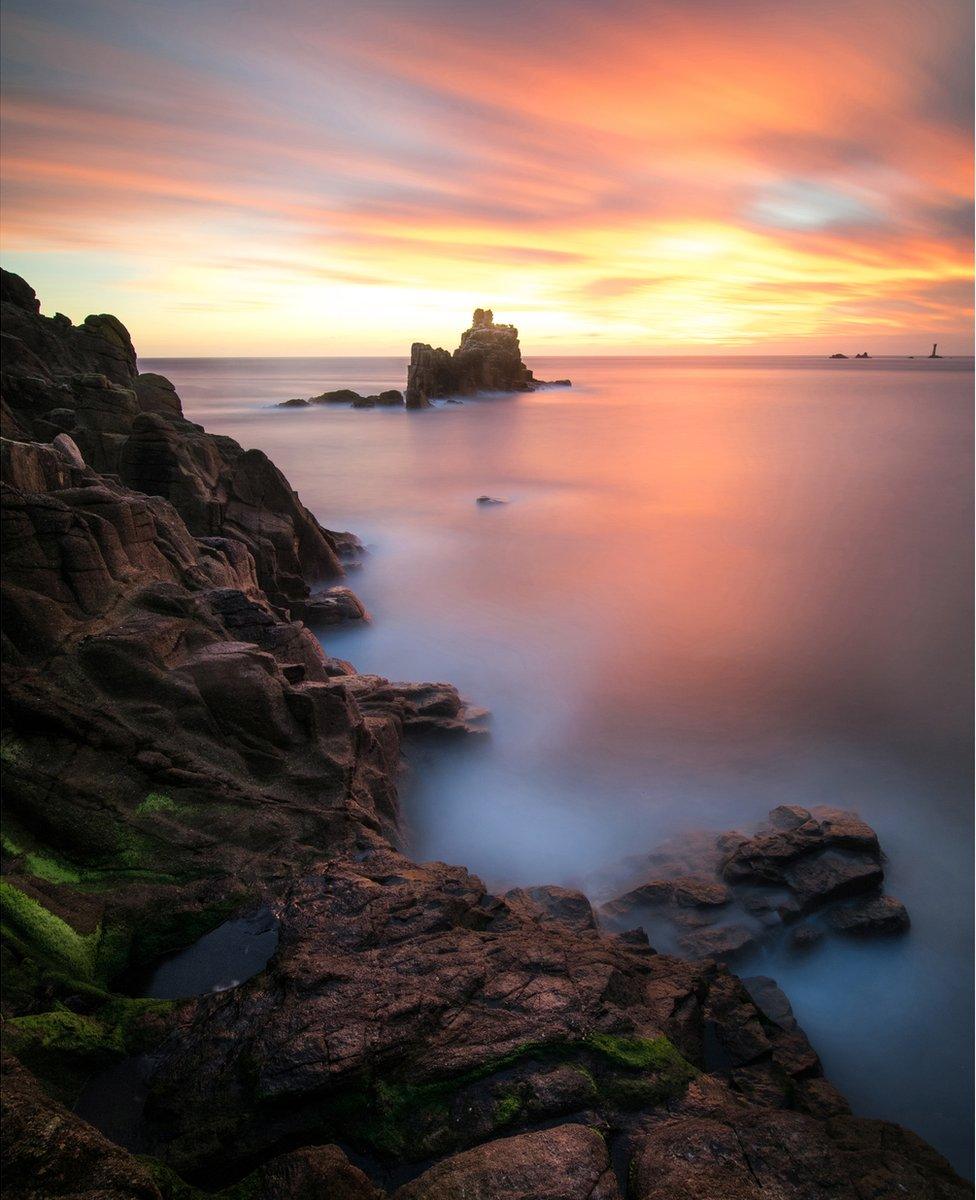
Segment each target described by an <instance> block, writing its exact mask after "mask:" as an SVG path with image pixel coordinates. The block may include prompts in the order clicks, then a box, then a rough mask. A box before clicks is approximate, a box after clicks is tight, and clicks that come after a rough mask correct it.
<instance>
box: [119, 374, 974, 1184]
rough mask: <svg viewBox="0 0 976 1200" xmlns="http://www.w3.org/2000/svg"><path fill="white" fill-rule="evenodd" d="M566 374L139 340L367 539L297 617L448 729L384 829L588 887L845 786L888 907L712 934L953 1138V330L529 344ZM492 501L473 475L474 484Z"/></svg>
mask: <svg viewBox="0 0 976 1200" xmlns="http://www.w3.org/2000/svg"><path fill="white" fill-rule="evenodd" d="M527 361H528V362H529V365H530V366H531V367H533V369H534V370H535V372H536V374H537V376H539V377H540V378H563V377H569V378H571V379H572V381H573V386H572V388H570V389H563V388H560V389H552V390H544V391H538V392H534V393H528V394H518V395H504V396H503V395H491V396H482V397H478V398H476V399H466V400H465V401H464V403H463V404H443V405H439V406H437V407H435V408H434V409H431V410H427V411H419V412H407V411H405V410H402V409H386V408H377V409H373V410H353V409H351V408H348V407H339V406H331V405H328V406H317V407H314V408H310V409H281V408H277V407H275V406H276V404H277V403H278V402H280V401H282V400H287V399H290V398H292V397H307V396H311V395H314V394H317V393H320V392H322V391H326V390H331V389H335V388H343V387H349V388H353V389H354V390H356V391H358V392H361V393H363V394H368V393H373V392H377V391H380V390H383V389H386V388H391V387H398V388H401V389H402V387H403V386H404V382H405V376H406V360H405V359H403V358H250V359H248V358H239V359H228V358H222V359H215V358H210V359H205V358H195V359H194V358H184V359H165V360H159V359H157V360H143V361H142V362H141V363H140V366H141V369H143V370H151V371H158V372H160V373H162V374H164V375H167V376H169V377H170V378H171V379H172V380H173V382H174V383H175V384H176V386H177V389H178V391H179V392H180V395H181V396H182V398H183V404H184V408H185V411H186V415H187V416H188V417H189V418H190V419H192V420H194V421H199V422H200V423H202V424H203V425H205V426H206V428H207V429H208V430H209V431H211V432H213V433H222V434H229V435H231V436H232V437H234V438H236V439H237V440H238V441H239V442H241V444H242V445H244V446H245V447H248V448H250V447H259V448H260V449H262V450H264V451H265V452H266V453H267V454H268V455H269V456H270V457H271V458H272V459H273V460H274V461H275V462H276V463H277V464H278V466H279V467H280V468H281V469H282V470H283V471H284V472H285V474H286V475H287V476H288V478H289V479H290V481H291V483H292V485H293V486H294V487H295V488H296V489H297V490H298V492H299V493H300V495H301V497H302V499H303V501H304V502H305V504H306V505H307V506H308V507H309V508H310V509H311V510H312V512H314V513H315V515H316V516H317V517H318V519H319V520H320V521H321V522H322V523H323V524H324V525H325V526H327V527H328V528H331V529H340V530H346V529H348V530H352V531H353V532H355V533H357V534H358V535H359V536H360V538H361V539H362V540H363V542H364V544H365V546H366V548H367V553H366V554H365V555H364V556H363V559H362V565H361V566H359V567H358V568H356V569H355V570H354V571H351V572H350V577H349V581H348V582H349V583H350V586H352V587H353V588H354V589H355V591H356V592H357V593H358V595H359V596H360V597H361V598H362V599H363V601H364V602H365V604H366V606H367V608H368V609H369V612H370V614H371V617H372V620H371V622H370V623H369V624H367V625H349V626H346V627H343V628H340V629H334V630H332V631H327V632H325V633H324V634H323V637H322V640H323V644H324V646H325V648H326V650H327V651H328V652H329V653H330V654H333V655H336V656H338V657H340V658H345V659H349V660H351V661H352V662H353V663H354V664H355V665H356V667H357V668H358V669H360V670H362V671H367V672H375V673H379V674H382V675H385V676H387V677H388V678H392V679H397V680H434V681H439V680H445V681H449V682H451V683H454V684H456V685H457V686H458V687H459V688H460V689H461V691H462V692H463V693H464V695H465V696H467V697H468V698H469V699H470V700H471V701H472V702H473V703H474V704H477V705H482V706H485V707H486V708H488V709H490V710H491V722H490V728H491V734H490V737H489V738H487V739H484V740H483V741H482V742H480V743H478V744H477V745H475V744H461V743H452V744H449V745H448V744H434V743H417V744H416V745H413V746H411V747H409V748H408V752H407V762H406V770H405V775H404V780H403V785H402V804H403V810H404V824H405V834H404V837H405V849H406V850H407V851H408V852H409V853H410V854H412V855H413V856H414V857H415V858H417V859H418V860H421V861H428V860H433V859H439V860H444V861H447V862H453V863H459V864H463V865H465V866H466V867H468V868H469V869H470V870H472V871H474V872H476V873H477V874H479V875H480V876H481V877H482V878H483V879H484V880H485V882H486V884H487V885H488V886H489V887H490V888H491V889H493V890H496V891H497V890H503V889H505V888H508V887H512V886H515V885H523V884H532V883H536V884H541V883H557V884H562V885H565V886H569V887H582V888H583V889H584V890H587V891H588V893H589V894H590V895H591V896H592V897H593V899H594V900H600V899H605V898H607V896H606V894H604V893H605V892H606V890H607V888H608V887H610V890H612V887H611V886H610V885H609V884H608V882H607V881H608V880H612V879H613V874H614V871H615V869H616V866H617V864H619V863H620V862H621V861H622V860H624V859H626V858H628V857H629V856H633V855H639V854H642V853H646V852H647V851H649V850H651V849H653V847H654V846H655V845H656V844H657V843H659V842H660V841H662V840H663V839H665V838H667V837H669V836H671V835H673V834H676V833H679V832H681V831H683V830H688V829H697V828H714V829H716V830H724V829H733V828H739V829H744V830H749V829H751V828H753V827H754V826H755V824H756V822H758V821H760V820H761V819H762V818H763V817H764V816H765V814H766V813H767V812H768V811H769V810H770V809H771V808H773V807H775V806H776V805H779V804H799V805H804V806H810V805H815V804H828V805H835V806H840V807H843V808H851V809H855V810H856V811H858V812H859V813H860V814H861V815H862V816H863V817H864V818H865V820H867V821H868V822H869V823H870V824H871V825H873V826H874V828H875V829H876V830H877V831H878V834H879V837H880V839H881V844H882V846H883V848H884V850H885V852H886V854H887V858H888V861H887V864H886V871H887V888H888V891H889V892H890V893H891V894H893V895H895V896H897V897H899V898H900V899H901V900H903V901H904V903H905V904H906V905H907V907H908V909H909V912H910V914H911V919H912V925H911V930H910V932H909V933H908V934H907V935H905V936H903V937H900V938H896V939H892V940H880V941H879V940H875V941H864V942H851V941H844V940H841V939H839V938H828V939H825V940H824V942H823V943H822V944H820V945H819V946H818V947H816V948H815V949H814V950H813V951H811V952H810V953H807V954H804V955H798V954H796V953H795V952H793V951H791V950H790V949H789V946H788V943H787V942H786V940H785V939H784V940H781V941H779V942H775V943H773V944H772V945H770V946H767V947H766V948H765V949H763V950H761V951H757V952H756V953H755V954H753V955H752V956H751V957H750V958H749V959H748V960H747V961H744V962H742V963H737V964H736V969H737V970H738V971H739V972H740V973H742V974H764V975H770V976H772V977H773V978H775V979H776V980H777V982H778V983H779V984H780V986H781V987H782V988H783V989H784V990H785V991H786V993H787V994H788V996H789V998H790V1000H791V1001H792V1004H793V1008H794V1011H795V1013H796V1015H797V1018H798V1019H799V1021H800V1024H801V1025H802V1026H803V1028H804V1029H805V1030H806V1032H807V1033H808V1035H809V1036H810V1039H811V1041H812V1042H813V1044H814V1046H815V1047H816V1048H817V1050H818V1052H819V1053H820V1056H821V1058H822V1060H823V1063H824V1067H825V1071H826V1073H827V1075H828V1077H829V1078H831V1079H832V1080H833V1081H834V1082H835V1083H836V1084H837V1085H838V1086H839V1087H840V1088H841V1090H842V1091H843V1092H844V1093H845V1094H846V1095H847V1097H848V1098H849V1100H850V1101H851V1103H852V1106H853V1108H854V1111H855V1112H856V1113H858V1114H860V1115H866V1116H877V1117H884V1118H887V1119H890V1120H894V1121H897V1122H899V1123H902V1124H904V1125H907V1126H908V1127H909V1128H911V1129H914V1130H915V1131H917V1132H918V1133H920V1134H921V1135H922V1136H924V1137H925V1138H927V1139H928V1140H929V1141H931V1142H932V1143H933V1144H934V1145H935V1146H936V1148H937V1149H939V1150H940V1151H941V1152H942V1153H943V1154H945V1155H946V1156H947V1157H949V1158H950V1160H951V1161H952V1162H953V1164H954V1165H955V1166H956V1167H957V1169H958V1170H960V1171H961V1172H962V1173H963V1174H965V1175H968V1176H971V1173H972V1150H973V1147H972V1131H973V1111H972V1091H971V1079H972V1064H973V977H972V941H973V928H972V899H973V851H972V847H973V778H972V767H973V726H972V687H971V680H972V666H973V642H972V637H973V580H972V533H973V482H972V481H973V405H972V400H973V382H974V375H973V360H972V359H971V358H959V359H951V358H945V359H942V360H935V361H933V360H927V359H922V358H919V359H914V360H912V359H893V358H891V359H886V358H875V359H870V360H866V361H865V360H857V361H855V360H847V361H844V360H825V359H819V358H772V357H766V358H760V357H727V358H715V357H708V358H662V357H616V358H610V357H559V358H531V357H529V358H528V359H527ZM485 495H487V496H490V497H492V498H495V499H498V500H503V501H504V503H502V504H491V505H487V504H479V503H477V499H478V497H479V496H485Z"/></svg>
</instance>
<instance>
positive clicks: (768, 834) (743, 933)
mask: <svg viewBox="0 0 976 1200" xmlns="http://www.w3.org/2000/svg"><path fill="white" fill-rule="evenodd" d="M627 870H628V871H629V872H630V873H632V874H633V873H636V874H644V873H645V872H646V873H647V875H648V876H649V877H648V878H645V880H644V881H643V882H640V883H638V884H637V885H636V886H634V887H631V888H629V889H628V890H627V891H625V892H623V893H622V894H621V895H619V896H617V897H616V898H615V899H613V900H610V901H608V902H606V903H605V904H603V905H602V906H601V909H600V913H601V916H602V918H603V919H604V920H605V921H606V922H607V923H608V924H609V926H610V927H611V928H615V929H619V928H621V927H622V926H623V925H625V924H627V922H628V920H629V919H630V918H632V917H639V918H641V917H647V918H648V919H649V920H650V921H651V922H652V923H653V924H654V925H655V926H656V927H657V928H658V929H664V930H670V931H671V933H670V936H671V937H672V938H673V939H674V940H675V943H676V945H677V946H678V947H679V948H680V949H681V951H682V952H683V953H685V954H688V955H689V956H691V957H693V958H699V959H704V958H716V959H724V960H731V959H734V958H740V957H743V956H745V955H746V954H748V953H749V952H751V951H752V950H754V949H756V947H757V946H758V945H759V944H760V943H761V942H762V941H763V940H768V939H769V938H771V937H775V936H777V934H778V932H779V931H780V930H781V928H782V926H783V924H784V923H790V922H794V921H798V920H800V919H801V918H803V917H804V916H806V915H808V914H811V913H817V912H819V910H821V909H829V911H828V912H827V914H826V923H827V926H828V927H829V928H831V929H833V930H836V931H837V932H844V933H850V934H862V935H864V936H870V935H872V934H893V933H899V932H903V931H904V930H905V929H907V928H908V925H909V920H908V914H907V912H906V911H905V908H904V905H902V904H901V902H900V901H898V900H894V899H893V898H892V897H890V896H883V895H881V894H880V890H881V887H882V885H883V883H884V866H883V855H882V853H881V847H880V845H879V843H878V836H877V834H876V833H875V831H874V830H873V829H872V828H871V827H870V826H869V825H867V824H866V823H865V822H864V821H863V820H862V819H861V818H860V817H859V816H858V815H857V813H854V812H849V811H847V810H845V809H840V808H833V807H830V806H827V805H824V806H821V807H817V808H813V809H811V810H807V809H805V808H800V807H798V806H795V805H780V806H779V807H778V808H775V809H773V810H772V811H771V812H770V814H769V817H768V819H767V821H766V822H765V824H764V825H763V826H762V827H761V828H760V829H758V830H757V831H756V833H754V834H752V835H751V836H750V835H747V834H744V833H740V832H738V831H728V832H725V833H719V834H715V833H709V832H707V831H695V832H690V833H688V834H685V835H682V836H680V837H677V838H674V839H672V840H671V841H670V842H666V843H665V844H664V845H662V846H660V847H658V849H656V850H654V851H652V852H651V853H650V854H648V855H647V856H645V857H643V858H640V857H637V858H634V859H632V860H630V861H629V863H628V864H627ZM848 897H856V898H857V899H855V900H854V901H853V902H852V903H849V904H844V903H841V902H842V901H844V900H846V899H847V898H848ZM822 934H823V930H822V929H821V928H820V927H819V926H815V925H809V924H807V925H803V926H801V927H798V928H797V929H796V930H794V933H793V943H794V945H795V946H796V947H797V948H798V949H804V948H806V949H809V948H811V947H812V946H814V945H815V944H816V942H817V941H818V940H819V939H820V938H821V937H822Z"/></svg>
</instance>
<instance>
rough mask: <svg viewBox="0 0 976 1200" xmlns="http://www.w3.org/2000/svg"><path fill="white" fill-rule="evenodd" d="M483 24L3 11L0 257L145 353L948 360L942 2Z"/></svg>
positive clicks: (516, 13) (962, 175) (957, 108)
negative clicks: (894, 356)
mask: <svg viewBox="0 0 976 1200" xmlns="http://www.w3.org/2000/svg"><path fill="white" fill-rule="evenodd" d="M557 11H558V14H559V20H558V21H556V20H555V16H556V13H557ZM232 14H236V17H235V19H234V20H230V19H229V17H230V16H231V15H232ZM492 16H493V20H491V21H488V20H487V16H486V14H484V13H483V12H482V11H481V10H480V9H476V8H475V7H474V6H467V5H464V4H461V3H456V2H455V3H451V0H404V2H403V3H399V4H392V3H391V2H389V0H368V2H367V3H364V4H363V5H359V6H355V7H354V9H352V10H351V11H343V12H338V11H337V12H335V13H330V14H329V16H328V20H326V19H324V18H323V16H322V14H321V12H319V11H318V10H317V9H316V8H315V7H314V6H312V5H311V4H310V3H306V2H305V0H286V2H285V3H283V4H282V5H279V6H276V7H275V9H274V10H273V11H272V10H270V9H269V8H268V7H267V6H263V5H259V4H250V3H245V4H244V5H243V6H241V5H239V4H232V3H230V0H215V2H214V3H213V4H210V5H207V6H206V7H205V8H201V7H200V6H194V5H190V4H189V3H188V2H187V0H173V2H172V3H169V4H161V3H156V2H153V0H149V2H148V3H145V4H140V5H136V4H133V3H126V2H123V3H121V4H119V5H109V3H108V0H96V2H95V3H93V4H92V5H89V6H85V11H84V12H82V11H81V10H74V9H69V8H66V7H65V6H63V5H61V4H59V3H55V2H53V0H52V2H50V3H49V2H46V0H45V2H43V3H41V4H37V3H33V4H31V5H29V6H28V4H27V2H26V0H11V2H10V3H8V5H7V15H6V18H5V21H4V34H5V37H4V46H5V59H6V62H5V73H4V74H5V81H6V83H5V89H4V148H5V155H4V160H5V161H4V177H5V196H4V207H3V247H4V265H6V266H7V267H8V268H10V269H13V270H16V271H18V272H19V273H21V274H23V275H24V276H25V278H27V279H28V280H29V281H30V282H31V283H32V284H33V285H34V286H35V287H36V288H37V290H38V294H39V296H40V298H41V302H42V307H43V309H44V311H55V310H56V309H60V310H62V311H65V312H67V313H68V315H70V316H71V317H73V318H74V319H81V318H83V317H84V316H85V315H86V314H87V313H88V312H90V311H93V310H95V311H115V312H117V314H118V315H119V316H120V317H121V318H122V319H123V320H124V321H125V322H126V323H127V324H128V325H129V326H130V328H131V329H132V332H133V336H134V339H135V341H136V345H137V347H138V348H139V351H140V353H141V354H143V355H144V356H153V355H157V356H158V355H166V354H208V353H210V354H269V353H271V354H316V353H317V354H354V353H377V354H389V353H393V354H401V353H407V352H408V349H409V344H410V342H411V341H412V340H415V339H417V338H420V339H423V340H429V341H433V342H440V343H441V344H445V345H454V344H455V342H456V337H457V333H458V330H459V328H461V326H462V325H463V322H464V321H465V320H466V319H467V316H468V313H469V312H470V310H471V309H472V308H473V307H475V306H476V305H480V304H490V305H491V306H492V307H493V308H494V309H495V311H496V312H497V313H498V314H499V317H500V318H502V319H505V320H512V321H514V322H515V323H516V324H518V325H519V326H520V329H521V331H522V335H523V346H524V347H525V349H526V351H527V352H528V353H532V352H536V353H542V354H544V353H554V352H557V351H563V352H571V351H573V350H578V351H591V352H592V351H596V352H601V353H613V352H622V351H632V352H644V353H665V352H680V351H684V352H688V351H695V350H703V351H708V350H712V351H714V350H716V349H721V348H723V347H724V348H728V349H730V350H733V351H736V350H738V351H740V352H743V351H751V352H813V353H817V352H823V351H825V350H828V351H832V350H837V349H842V350H848V351H853V350H854V349H863V348H865V346H867V347H868V348H869V349H870V350H872V352H875V353H884V352H894V353H913V352H921V351H922V350H923V349H924V348H925V345H926V344H930V343H931V342H932V341H933V340H938V341H940V342H941V343H943V344H944V345H945V346H946V349H947V352H948V353H953V352H955V353H967V352H970V351H971V346H972V341H971V312H972V252H971V235H972V223H971V222H972V130H971V109H969V107H968V106H967V104H966V99H965V93H966V86H967V78H968V75H967V73H968V69H969V53H968V44H969V40H968V36H967V30H968V21H969V15H968V12H967V6H965V5H962V4H959V3H956V2H955V0H936V2H935V3H934V4H932V5H930V6H928V7H927V8H926V9H925V10H924V11H922V10H919V9H918V6H916V5H912V4H909V3H907V2H902V0H884V2H882V0H857V2H856V3H855V4H853V5H848V6H847V7H846V8H840V7H837V8H836V9H835V10H833V9H831V7H830V5H829V4H828V5H827V6H826V8H825V7H824V5H822V4H817V5H814V4H812V3H806V2H805V0H793V2H792V3H789V4H786V5H785V6H784V5H782V4H779V5H775V6H774V5H772V4H771V3H766V2H765V0H736V3H733V4H718V3H713V2H712V0H701V3H696V4H694V5H693V4H690V3H681V2H678V0H673V2H670V3H666V4H664V3H662V4H657V5H635V4H631V3H628V2H626V0H614V2H613V3H612V4H610V5H609V6H607V7H606V9H605V10H601V12H600V14H599V15H597V14H595V13H594V11H593V10H592V9H591V8H589V7H588V6H583V5H581V4H580V5H577V4H576V3H575V2H573V0H569V2H565V3H561V4H560V5H558V6H557V7H554V6H553V4H551V3H540V4H538V5H536V6H534V7H533V8H531V10H527V9H526V8H525V7H524V6H518V5H515V4H509V3H507V2H506V0H499V2H498V3H496V4H495V5H494V6H493V9H492ZM181 18H182V20H181ZM505 18H507V20H506V19H505ZM516 34H517V36H516ZM542 51H545V53H542ZM862 343H863V344H862Z"/></svg>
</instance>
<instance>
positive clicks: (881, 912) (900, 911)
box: [827, 896, 911, 937]
mask: <svg viewBox="0 0 976 1200" xmlns="http://www.w3.org/2000/svg"><path fill="white" fill-rule="evenodd" d="M827 923H828V924H829V925H830V927H831V929H835V930H836V931H837V932H838V933H848V934H853V935H856V936H858V937H883V936H888V935H891V934H895V933H904V932H905V930H906V929H908V927H909V925H910V924H911V921H910V920H909V917H908V910H907V909H906V908H905V906H904V904H902V902H901V901H900V900H896V899H895V897H894V896H871V897H870V898H867V899H861V900H855V901H854V902H853V903H851V904H841V905H839V906H838V907H837V908H835V909H833V910H832V911H831V912H829V913H828V914H827Z"/></svg>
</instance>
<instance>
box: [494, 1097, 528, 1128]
mask: <svg viewBox="0 0 976 1200" xmlns="http://www.w3.org/2000/svg"><path fill="white" fill-rule="evenodd" d="M521 1112H522V1098H521V1096H519V1094H518V1093H517V1092H514V1091H511V1092H508V1093H507V1094H506V1095H503V1096H501V1097H500V1098H499V1099H498V1100H496V1101H495V1108H494V1111H493V1112H492V1119H493V1120H494V1122H495V1125H496V1126H498V1127H501V1126H502V1125H511V1123H512V1122H513V1121H515V1120H517V1119H518V1117H519V1114H520V1113H521Z"/></svg>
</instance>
